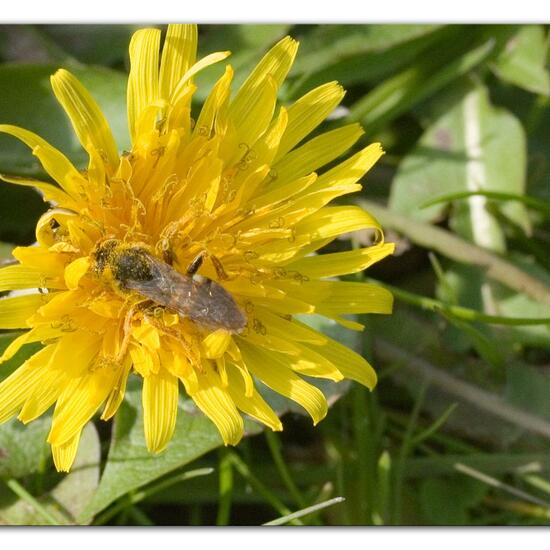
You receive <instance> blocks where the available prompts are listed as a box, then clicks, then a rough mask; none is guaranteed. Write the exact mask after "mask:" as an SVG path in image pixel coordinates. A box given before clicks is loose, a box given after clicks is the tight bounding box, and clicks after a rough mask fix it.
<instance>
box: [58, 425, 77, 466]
mask: <svg viewBox="0 0 550 550" xmlns="http://www.w3.org/2000/svg"><path fill="white" fill-rule="evenodd" d="M81 433H82V430H80V431H79V432H78V433H76V434H75V435H73V437H71V439H69V440H68V441H67V442H65V443H63V444H61V445H52V458H53V463H54V464H55V467H56V469H57V471H58V472H68V471H70V469H71V466H72V465H73V462H74V459H75V457H76V452H77V451H78V444H79V443H80V435H81Z"/></svg>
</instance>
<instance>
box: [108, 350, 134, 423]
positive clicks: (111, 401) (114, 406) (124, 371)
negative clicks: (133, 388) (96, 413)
mask: <svg viewBox="0 0 550 550" xmlns="http://www.w3.org/2000/svg"><path fill="white" fill-rule="evenodd" d="M131 368H132V358H131V356H130V355H128V356H127V357H126V359H125V362H124V365H123V366H122V368H121V369H120V373H119V377H118V379H117V380H116V382H115V383H114V385H113V389H112V390H111V393H110V394H109V397H107V402H106V403H105V408H104V409H103V412H102V413H101V420H109V419H110V418H112V417H113V416H114V415H115V414H116V412H117V411H118V408H119V407H120V405H121V403H122V401H123V399H124V393H125V390H126V382H127V381H128V376H129V375H130V370H131Z"/></svg>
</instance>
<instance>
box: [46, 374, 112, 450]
mask: <svg viewBox="0 0 550 550" xmlns="http://www.w3.org/2000/svg"><path fill="white" fill-rule="evenodd" d="M82 366H83V364H81V365H79V369H80V368H81V367H82ZM73 368H74V367H73ZM117 375H118V368H116V367H115V366H114V365H108V366H107V365H106V366H101V367H98V368H96V370H94V371H92V372H86V373H84V374H82V375H81V376H77V377H76V378H72V379H71V380H69V381H68V382H67V384H66V386H65V387H64V389H63V391H62V392H61V395H60V396H59V399H58V400H57V405H56V407H55V412H54V416H53V420H52V429H51V430H50V434H49V436H48V442H49V443H51V444H52V445H61V444H63V443H67V441H69V439H71V438H72V437H74V435H76V434H77V433H78V432H79V431H80V430H82V428H83V427H84V425H85V424H86V423H87V422H88V421H89V420H90V419H91V418H92V416H94V414H95V413H96V411H97V410H98V409H99V407H101V405H102V404H103V402H104V401H105V400H106V399H107V396H108V395H109V392H110V390H111V388H112V387H113V385H114V383H115V381H116V379H117Z"/></svg>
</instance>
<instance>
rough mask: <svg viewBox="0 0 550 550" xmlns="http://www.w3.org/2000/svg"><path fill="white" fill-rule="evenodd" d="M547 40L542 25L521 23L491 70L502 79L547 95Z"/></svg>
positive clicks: (549, 79)
mask: <svg viewBox="0 0 550 550" xmlns="http://www.w3.org/2000/svg"><path fill="white" fill-rule="evenodd" d="M547 51H548V42H547V39H546V33H545V30H544V28H543V27H542V25H522V26H520V27H518V29H517V32H516V33H515V34H514V36H512V37H511V38H510V39H509V40H508V42H507V44H506V47H505V48H504V51H503V52H502V53H501V54H500V55H499V57H498V59H497V60H496V63H495V65H494V68H493V70H494V71H495V73H496V74H497V75H498V76H499V77H500V78H502V80H504V81H506V82H509V83H510V84H515V85H516V86H519V87H521V88H524V89H525V90H527V91H529V92H533V93H535V94H543V95H546V96H548V95H550V74H549V73H548V69H547V68H546V55H547Z"/></svg>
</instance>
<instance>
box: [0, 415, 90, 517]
mask: <svg viewBox="0 0 550 550" xmlns="http://www.w3.org/2000/svg"><path fill="white" fill-rule="evenodd" d="M99 459H100V444H99V437H98V435H97V431H96V429H95V426H94V425H93V424H87V425H86V427H85V428H84V430H83V432H82V437H81V439H80V445H79V447H78V451H77V454H76V458H75V461H74V463H73V467H72V470H71V473H69V474H68V475H64V476H63V477H60V481H59V483H58V484H57V485H55V486H54V487H53V488H52V489H51V490H50V491H48V492H46V493H44V494H42V495H39V496H37V497H36V500H37V501H38V503H39V504H40V506H41V507H42V508H43V509H44V510H45V511H46V512H47V513H48V514H49V515H50V516H51V517H52V518H54V519H56V521H57V522H58V523H59V524H60V525H74V524H76V523H77V521H76V517H77V515H78V514H79V513H80V512H81V511H82V509H83V507H84V506H85V504H86V503H87V502H88V501H89V500H90V498H91V497H92V495H93V494H94V491H95V489H96V487H97V483H98V481H99ZM7 491H8V490H7V489H5V488H2V490H1V491H0V523H5V524H9V525H45V524H48V522H47V521H45V518H44V517H43V515H42V514H41V513H40V511H38V510H36V508H35V507H34V506H33V504H32V503H29V502H27V501H25V500H24V499H19V500H14V499H13V495H10V494H9V493H8V492H7Z"/></svg>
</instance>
